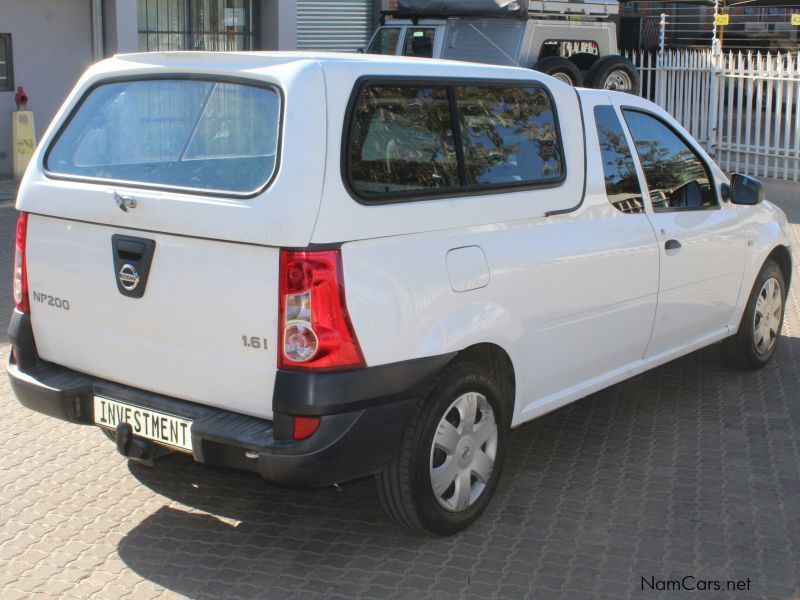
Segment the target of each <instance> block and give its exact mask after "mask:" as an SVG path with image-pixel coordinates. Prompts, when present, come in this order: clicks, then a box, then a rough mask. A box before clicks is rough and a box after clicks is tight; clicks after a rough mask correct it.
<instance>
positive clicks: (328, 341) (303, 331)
mask: <svg viewBox="0 0 800 600" xmlns="http://www.w3.org/2000/svg"><path fill="white" fill-rule="evenodd" d="M279 327H280V329H279V334H280V335H279V339H280V348H279V352H278V368H279V369H294V370H309V371H312V370H319V371H335V370H341V369H353V368H357V367H363V366H365V362H364V357H363V355H362V354H361V348H360V347H359V345H358V340H357V339H356V334H355V332H354V331H353V325H352V324H351V323H350V318H349V317H348V315H347V307H346V306H345V299H344V281H343V277H342V256H341V252H340V251H339V250H320V251H309V252H295V251H291V250H281V258H280V315H279Z"/></svg>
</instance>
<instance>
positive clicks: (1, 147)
mask: <svg viewBox="0 0 800 600" xmlns="http://www.w3.org/2000/svg"><path fill="white" fill-rule="evenodd" d="M0 32H2V33H10V34H11V36H12V44H13V53H14V83H15V85H17V86H20V85H21V86H23V87H24V88H25V92H26V93H27V94H28V97H29V98H30V102H29V104H28V107H29V108H30V109H31V110H32V111H33V113H34V119H35V121H36V134H37V139H38V138H40V137H41V134H42V133H43V132H44V130H45V128H46V127H47V126H48V125H49V123H50V120H51V119H52V118H53V115H54V114H55V112H56V110H58V108H59V106H61V103H62V102H63V100H64V97H65V96H66V95H67V93H68V92H69V90H70V89H71V88H72V86H73V85H74V84H75V82H76V81H77V79H78V78H79V77H80V75H81V73H83V71H84V70H85V69H86V67H88V66H89V65H90V64H91V62H92V13H91V2H90V0H2V1H0ZM15 108H16V106H15V104H14V93H13V92H0V175H8V174H10V173H11V171H12V162H11V161H12V156H11V112H12V111H13V110H14V109H15Z"/></svg>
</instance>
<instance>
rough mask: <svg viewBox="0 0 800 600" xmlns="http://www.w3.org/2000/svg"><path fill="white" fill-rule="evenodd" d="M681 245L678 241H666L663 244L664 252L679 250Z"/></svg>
mask: <svg viewBox="0 0 800 600" xmlns="http://www.w3.org/2000/svg"><path fill="white" fill-rule="evenodd" d="M680 248H681V243H680V242H679V241H678V240H667V241H666V242H664V250H680Z"/></svg>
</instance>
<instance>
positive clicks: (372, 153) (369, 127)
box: [347, 84, 564, 201]
mask: <svg viewBox="0 0 800 600" xmlns="http://www.w3.org/2000/svg"><path fill="white" fill-rule="evenodd" d="M452 100H454V102H452ZM451 107H455V108H456V110H457V113H456V114H455V115H454V114H453V113H452V111H451ZM349 144H350V145H349V149H348V154H347V157H348V161H349V162H348V167H347V174H348V177H349V182H350V184H351V186H352V188H353V190H354V191H355V192H356V193H357V194H358V195H360V196H362V197H365V198H368V199H372V200H389V201H391V200H396V199H397V200H399V199H402V198H404V197H408V196H425V195H430V194H432V193H433V194H442V193H448V192H450V191H456V190H461V191H462V192H463V191H470V190H479V189H482V188H491V187H497V186H504V187H507V186H530V185H554V184H556V183H558V182H559V181H561V179H562V178H563V176H564V167H563V157H562V150H561V146H560V142H559V137H558V132H557V127H556V116H555V111H554V109H553V106H552V101H551V99H550V96H549V94H548V93H547V91H546V90H545V88H544V87H543V86H541V85H540V84H530V85H524V86H523V85H513V84H509V85H507V86H496V85H493V86H488V85H479V84H476V85H464V86H439V85H433V86H420V85H385V86H384V85H368V86H365V87H363V88H362V89H361V90H360V92H359V98H358V100H357V103H356V107H355V110H354V114H353V122H352V124H351V129H350V139H349Z"/></svg>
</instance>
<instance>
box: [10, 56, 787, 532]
mask: <svg viewBox="0 0 800 600" xmlns="http://www.w3.org/2000/svg"><path fill="white" fill-rule="evenodd" d="M17 208H18V209H19V210H20V211H21V216H20V219H19V223H18V227H17V235H16V247H17V251H16V258H15V263H14V300H15V304H16V308H15V310H14V312H13V316H12V320H11V325H10V338H11V343H12V353H11V357H10V362H9V365H8V372H9V375H10V379H11V384H12V386H13V389H14V391H15V393H16V396H17V398H18V399H19V401H20V402H21V403H22V404H24V405H25V406H27V407H29V408H31V409H33V410H36V411H39V412H42V413H44V414H47V415H50V416H53V417H56V418H59V419H64V420H67V421H71V422H74V423H82V424H86V425H95V426H99V427H100V428H102V430H103V431H104V432H105V433H106V434H107V435H108V437H110V438H112V439H113V440H114V441H115V443H116V445H117V449H118V450H119V451H120V452H121V453H122V454H123V455H125V456H126V457H128V458H129V459H131V460H137V461H142V462H147V463H151V464H152V463H154V461H155V459H156V458H157V457H158V456H160V455H162V454H164V453H168V452H173V451H175V452H184V453H189V454H191V456H192V457H193V459H194V460H195V461H197V462H199V463H205V464H208V465H218V466H225V467H230V468H235V469H244V470H248V471H252V472H254V473H258V474H260V475H261V476H262V477H264V478H265V479H267V480H270V481H275V482H281V483H285V484H290V485H300V486H322V485H329V484H333V483H337V482H341V481H346V480H350V479H355V478H358V477H362V476H365V475H374V476H375V481H376V483H377V489H378V492H379V494H380V496H381V498H382V500H383V504H384V506H385V507H386V510H387V512H388V513H389V514H390V515H391V516H392V517H393V518H394V519H396V520H397V521H398V522H400V523H402V524H403V525H406V526H408V527H410V528H412V529H417V530H423V531H428V532H432V533H435V534H440V535H447V534H452V533H454V532H456V531H459V530H461V529H463V528H465V527H466V526H468V525H469V524H470V523H472V522H473V521H474V520H475V519H477V518H478V517H479V515H480V514H481V513H482V512H483V511H484V509H485V508H486V507H487V505H488V504H489V502H490V500H491V498H492V495H493V494H494V491H495V489H496V487H497V483H498V479H499V477H500V472H501V469H502V465H503V459H504V456H505V454H506V450H507V446H508V443H509V432H510V430H511V429H512V428H515V427H517V426H519V425H521V424H523V423H525V422H527V421H530V420H532V419H535V418H536V417H538V416H540V415H543V414H545V413H547V412H549V411H552V410H554V409H557V408H559V407H561V406H564V405H565V404H567V403H569V402H572V401H574V400H577V399H579V398H581V397H583V396H586V395H588V394H591V393H593V392H595V391H597V390H600V389H602V388H605V387H607V386H610V385H612V384H615V383H617V382H620V381H622V380H624V379H626V378H629V377H631V376H633V375H635V374H638V373H641V372H643V371H646V370H648V369H651V368H653V367H656V366H658V365H661V364H663V363H665V362H667V361H670V360H673V359H675V358H677V357H679V356H682V355H685V354H687V353H690V352H692V351H694V350H697V349H699V348H702V347H704V346H708V345H710V344H719V346H720V350H721V352H722V354H723V356H724V357H725V358H726V359H727V360H728V361H729V362H731V363H733V364H735V365H738V366H740V367H744V368H750V369H753V368H759V367H762V366H764V365H765V364H767V363H768V362H769V361H770V359H771V358H772V357H773V356H774V354H775V352H776V351H777V350H778V348H779V346H780V334H781V325H782V321H783V314H784V306H785V302H786V295H787V290H788V288H789V283H790V279H791V257H790V248H789V242H788V238H787V232H786V218H785V216H784V215H783V213H782V212H781V211H780V210H779V209H777V208H776V207H775V206H774V205H772V204H771V203H769V202H768V201H767V200H765V199H764V189H763V187H762V185H761V183H759V182H758V181H756V180H754V179H751V178H748V177H745V176H742V175H733V176H732V177H730V178H729V177H728V176H726V175H725V174H724V173H722V171H721V170H720V169H719V168H718V167H717V165H716V164H714V162H713V161H712V160H711V159H710V158H709V156H708V155H707V154H706V152H705V151H704V150H703V149H702V148H701V147H700V145H699V144H698V143H697V142H696V141H695V140H694V139H692V138H691V136H690V135H689V134H688V133H687V132H686V131H685V130H684V129H683V128H681V126H680V125H679V124H678V123H677V122H676V121H675V120H674V119H673V118H672V117H671V116H670V115H668V114H667V113H665V112H664V111H663V110H661V109H660V108H659V107H657V106H655V105H653V104H651V103H649V102H647V101H645V100H642V99H639V98H636V97H634V96H632V95H630V94H623V93H618V92H613V91H608V90H588V89H575V88H573V87H571V86H569V85H566V84H564V83H563V82H560V81H558V80H557V79H554V78H551V77H549V76H547V75H544V74H541V73H537V72H535V71H531V70H528V69H520V68H513V67H502V66H491V65H479V64H471V63H459V62H449V61H441V60H436V59H431V60H425V61H421V60H415V59H407V58H403V57H387V56H368V55H337V54H307V53H256V52H252V53H167V54H159V53H148V54H137V55H127V56H126V55H123V56H117V57H115V58H112V59H109V60H105V61H103V62H101V63H98V64H97V65H95V66H93V67H91V68H90V69H89V70H88V71H87V72H86V74H85V75H84V76H83V77H82V78H81V80H80V81H79V82H78V84H77V86H76V87H75V90H74V91H73V92H72V94H71V95H70V96H69V97H68V98H67V100H66V102H65V103H64V106H63V108H62V109H61V110H60V112H59V113H58V115H57V116H56V118H55V120H54V122H53V124H52V125H51V126H50V128H49V129H48V131H47V132H46V134H45V135H44V138H43V140H42V143H41V144H40V146H39V148H38V150H37V152H36V154H35V156H34V158H33V160H32V161H31V165H30V167H29V168H28V171H27V173H26V174H25V177H24V179H23V181H22V184H21V187H20V191H19V197H18V201H17ZM40 290H47V291H48V294H49V293H51V292H52V293H54V294H56V295H57V296H50V295H45V294H44V293H42V292H40ZM67 298H68V299H69V300H68V301H67V300H65V299H67ZM51 299H52V302H51ZM59 303H60V306H59ZM87 460H88V458H87Z"/></svg>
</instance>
